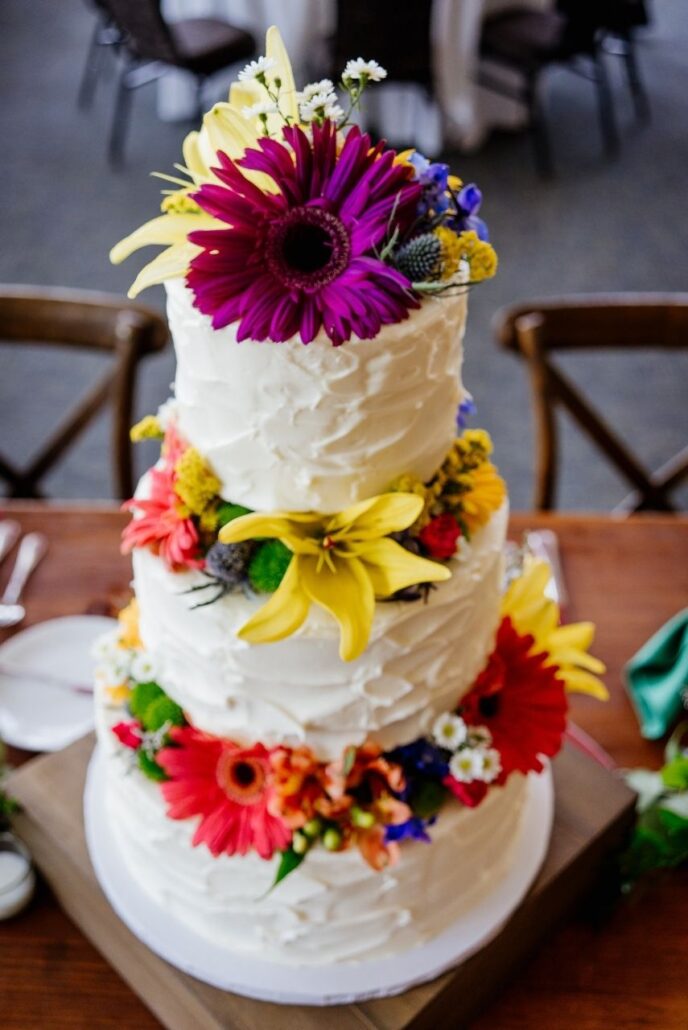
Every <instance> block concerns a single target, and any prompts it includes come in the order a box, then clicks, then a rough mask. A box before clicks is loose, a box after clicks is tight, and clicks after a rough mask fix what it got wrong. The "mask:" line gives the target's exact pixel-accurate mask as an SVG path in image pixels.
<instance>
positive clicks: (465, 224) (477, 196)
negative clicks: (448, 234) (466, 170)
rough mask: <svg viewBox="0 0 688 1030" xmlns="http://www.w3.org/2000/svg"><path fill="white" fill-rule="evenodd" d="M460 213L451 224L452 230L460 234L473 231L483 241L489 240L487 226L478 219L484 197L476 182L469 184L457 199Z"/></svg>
mask: <svg viewBox="0 0 688 1030" xmlns="http://www.w3.org/2000/svg"><path fill="white" fill-rule="evenodd" d="M456 202H457V207H458V211H457V214H456V216H455V217H454V218H452V219H451V220H450V222H449V224H450V226H451V228H452V229H453V230H454V231H455V232H457V233H459V232H466V231H468V230H471V229H472V230H473V231H474V232H476V233H477V234H478V238H479V239H481V240H489V238H490V235H489V233H488V231H487V225H486V224H485V222H484V221H483V219H482V218H479V217H478V211H479V210H480V205H481V204H482V202H483V195H482V193H481V191H480V190H479V189H478V187H477V186H476V184H475V183H474V182H469V183H467V184H466V185H465V186H464V187H463V188H462V189H461V190H460V191H459V193H458V196H457V198H456Z"/></svg>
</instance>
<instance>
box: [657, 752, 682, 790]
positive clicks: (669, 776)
mask: <svg viewBox="0 0 688 1030" xmlns="http://www.w3.org/2000/svg"><path fill="white" fill-rule="evenodd" d="M661 776H662V782H663V783H664V785H665V786H666V787H669V788H670V789H671V790H688V758H684V757H683V756H682V755H678V756H677V757H676V758H673V759H672V760H671V761H670V762H668V763H667V764H666V765H665V766H664V768H663V769H662V770H661Z"/></svg>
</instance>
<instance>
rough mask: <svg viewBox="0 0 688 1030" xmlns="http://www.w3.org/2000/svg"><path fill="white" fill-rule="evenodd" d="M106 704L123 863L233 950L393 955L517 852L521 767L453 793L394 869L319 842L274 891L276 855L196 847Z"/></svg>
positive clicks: (489, 882)
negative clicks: (473, 804) (471, 801)
mask: <svg viewBox="0 0 688 1030" xmlns="http://www.w3.org/2000/svg"><path fill="white" fill-rule="evenodd" d="M96 708H97V726H98V737H99V741H100V744H101V746H102V747H103V748H104V751H105V753H106V756H107V778H108V784H107V796H106V799H105V803H106V805H107V808H108V814H109V817H110V822H111V824H112V827H113V829H114V830H115V832H116V834H117V838H118V844H119V849H120V852H121V856H122V858H123V860H124V861H125V863H126V864H127V866H128V868H129V870H130V872H131V874H132V876H133V877H134V878H135V879H136V880H137V882H138V883H140V885H141V886H142V887H143V888H144V889H145V890H146V891H147V892H148V893H149V894H151V895H152V896H153V897H154V898H155V899H156V900H157V901H158V902H159V903H160V905H161V906H163V907H164V908H165V909H166V910H167V911H168V912H170V913H171V914H173V915H175V916H177V918H179V919H180V920H181V921H183V922H184V923H186V924H187V925H188V926H190V927H192V929H194V930H195V931H196V932H197V933H199V934H200V935H201V936H203V937H206V938H207V939H209V940H212V941H213V942H214V943H215V944H219V945H221V946H224V947H226V948H228V949H229V950H230V951H237V952H245V953H249V954H251V953H252V954H254V955H256V956H259V957H261V958H262V959H265V960H269V961H273V962H282V963H291V964H308V965H323V964H329V963H333V962H351V961H360V960H361V959H371V958H381V957H383V956H389V955H394V954H396V953H399V952H401V951H405V950H406V949H407V948H411V947H414V946H415V945H418V944H421V943H422V942H423V941H425V940H427V939H429V938H431V937H433V936H435V935H436V934H438V933H441V932H442V930H443V929H445V928H446V927H447V926H448V925H449V924H450V923H452V922H453V921H454V920H455V919H457V918H458V917H459V916H460V915H463V914H465V913H466V912H469V911H470V910H471V909H472V907H473V906H474V905H477V904H478V903H479V902H480V901H481V900H482V899H483V898H484V897H485V895H486V894H487V893H488V892H489V891H490V889H491V888H492V887H493V886H494V884H495V882H497V881H498V880H499V879H500V877H502V876H503V875H504V873H505V872H506V870H507V869H508V867H509V864H510V862H511V861H512V860H513V858H512V856H513V850H514V846H515V842H516V839H517V837H518V829H519V824H520V820H521V816H522V813H523V804H524V800H525V790H526V780H524V779H523V778H522V777H521V776H518V775H516V776H512V777H511V778H510V779H509V781H508V783H507V784H506V786H505V787H503V788H495V789H493V790H492V791H491V792H490V794H489V795H488V796H487V798H486V799H485V801H484V802H483V803H482V804H481V805H480V806H479V807H478V808H476V809H466V808H463V807H462V806H461V805H459V804H457V803H455V802H453V801H449V802H448V803H447V804H446V806H445V807H444V808H443V809H442V812H441V814H440V817H439V819H438V821H437V823H436V825H435V826H434V827H433V828H432V831H431V832H432V843H431V844H425V843H423V842H410V843H409V844H407V845H404V848H403V854H402V856H401V860H400V862H399V864H398V865H396V866H394V867H392V868H391V869H387V870H385V871H384V872H382V873H378V872H375V871H374V870H372V869H371V868H370V867H369V866H368V865H366V863H365V862H364V861H363V859H362V858H361V855H360V854H359V852H358V851H357V850H356V849H352V850H351V851H345V852H341V853H336V854H333V853H331V852H328V851H326V850H325V849H324V848H317V849H314V850H313V851H312V852H311V854H310V855H309V856H308V861H307V862H304V863H303V865H302V866H300V867H299V868H298V869H296V870H295V871H294V872H293V873H292V874H291V875H290V876H289V877H288V878H287V879H286V880H284V881H283V882H282V883H281V884H279V886H278V887H277V888H275V890H273V891H271V892H270V893H267V892H268V888H269V886H270V884H271V882H272V880H273V878H274V875H275V866H276V862H277V859H276V858H273V859H272V861H269V862H267V861H263V860H262V859H260V858H259V857H258V856H257V855H255V854H249V855H245V856H243V857H234V858H229V857H227V856H225V855H221V856H220V857H219V858H213V857H212V855H211V854H210V852H209V851H208V850H207V849H206V848H205V847H196V848H194V847H192V845H191V837H192V835H193V831H194V828H195V820H193V819H191V820H183V821H175V820H173V819H169V818H168V817H167V815H166V814H165V808H164V802H163V799H162V797H161V795H160V791H159V789H158V788H157V787H156V785H155V784H153V783H151V782H150V781H149V780H146V779H145V778H144V777H143V776H141V775H138V774H136V773H135V772H132V769H131V766H130V764H129V762H128V756H127V755H125V754H122V753H121V751H120V752H117V751H116V747H115V745H116V741H115V739H114V736H113V735H112V734H111V733H109V732H108V724H109V723H110V722H111V721H112V712H111V711H109V710H108V709H106V708H105V707H104V706H103V704H102V701H101V700H100V699H99V700H98V702H97V705H96Z"/></svg>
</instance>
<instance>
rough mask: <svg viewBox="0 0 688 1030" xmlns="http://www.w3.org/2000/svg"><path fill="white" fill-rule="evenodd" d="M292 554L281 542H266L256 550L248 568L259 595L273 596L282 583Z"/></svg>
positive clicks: (252, 584)
mask: <svg viewBox="0 0 688 1030" xmlns="http://www.w3.org/2000/svg"><path fill="white" fill-rule="evenodd" d="M291 559H292V553H291V551H290V550H289V548H288V547H285V545H284V544H283V543H282V541H281V540H265V541H264V542H263V543H262V544H260V545H259V546H258V548H257V549H256V553H255V554H254V555H253V557H252V558H251V561H250V562H249V566H248V578H249V582H250V584H251V586H252V587H253V589H254V590H255V591H256V592H257V593H259V594H272V593H274V591H275V590H277V587H278V586H279V585H280V583H281V582H282V579H283V578H284V574H285V572H286V571H287V568H288V566H289V562H290V561H291Z"/></svg>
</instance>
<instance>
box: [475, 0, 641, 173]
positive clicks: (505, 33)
mask: <svg viewBox="0 0 688 1030" xmlns="http://www.w3.org/2000/svg"><path fill="white" fill-rule="evenodd" d="M643 19H644V21H643ZM646 21H647V15H646V12H645V8H644V4H643V2H642V0H597V2H596V3H595V4H584V3H581V0H558V2H557V4H556V9H555V8H554V7H553V8H552V9H551V10H543V11H539V10H534V9H532V8H529V7H519V6H518V5H517V4H515V5H514V6H513V7H509V8H507V9H506V10H504V11H500V12H498V13H497V14H493V15H490V16H489V17H487V18H486V19H485V21H484V22H483V28H482V34H481V39H480V55H481V57H482V58H485V59H487V61H489V62H490V63H492V64H496V65H498V66H502V67H506V68H508V69H509V70H511V71H512V72H516V73H517V74H518V84H517V85H516V86H511V85H509V84H507V83H506V82H505V81H504V79H503V78H502V77H501V76H500V77H498V76H496V75H495V74H493V73H491V72H490V70H489V66H483V67H482V68H481V70H480V72H479V75H478V82H479V83H480V85H481V86H484V87H485V88H486V89H490V90H492V91H493V92H496V93H500V94H503V95H505V96H507V97H511V98H513V99H516V100H519V101H520V102H521V103H523V104H524V105H525V107H527V109H528V112H529V124H530V128H531V134H532V139H533V146H534V151H535V162H536V166H537V169H538V171H539V172H540V174H541V175H542V176H544V177H549V176H551V175H552V174H553V171H554V165H553V160H552V149H551V145H550V140H549V132H548V129H547V121H546V118H545V112H544V107H543V103H542V85H543V77H544V73H545V72H546V70H547V69H548V68H550V67H552V66H553V65H567V66H568V67H570V68H571V69H572V70H573V71H576V72H578V73H579V74H581V75H582V76H583V77H584V78H589V79H591V80H592V81H593V82H594V83H595V86H596V91H597V102H598V110H599V116H600V127H601V130H602V139H603V142H604V148H605V151H606V153H607V155H608V156H609V157H614V156H615V155H616V154H617V153H618V150H619V136H618V132H617V128H616V119H615V115H614V104H613V98H612V92H611V87H610V83H609V77H608V75H607V68H606V64H605V60H604V52H605V49H606V47H605V40H606V38H607V36H608V35H609V34H613V35H614V36H615V37H617V39H618V40H619V43H620V46H621V50H620V53H621V55H622V56H623V57H624V58H625V61H626V69H627V75H628V79H629V86H630V89H631V94H632V96H633V100H634V103H635V107H636V112H637V113H638V115H639V116H641V114H642V115H643V116H645V115H646V114H647V112H648V105H647V97H646V95H645V92H644V89H643V87H642V82H641V79H640V73H639V71H638V64H637V60H636V57H635V48H634V45H633V29H634V27H636V26H637V25H640V24H644V23H645V22H646Z"/></svg>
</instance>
